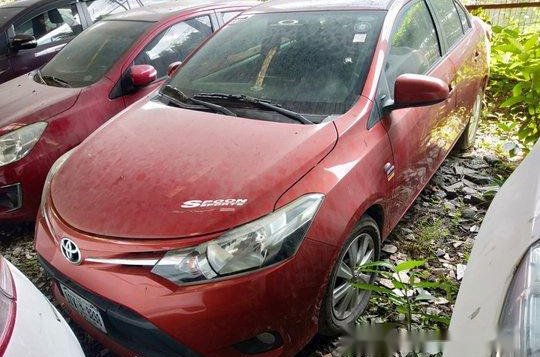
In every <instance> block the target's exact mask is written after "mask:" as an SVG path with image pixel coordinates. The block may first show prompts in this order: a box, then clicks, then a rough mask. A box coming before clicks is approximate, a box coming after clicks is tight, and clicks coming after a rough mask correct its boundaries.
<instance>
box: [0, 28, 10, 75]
mask: <svg viewBox="0 0 540 357" xmlns="http://www.w3.org/2000/svg"><path fill="white" fill-rule="evenodd" d="M7 51H8V46H7V38H6V35H5V34H3V33H0V75H2V73H3V72H4V71H5V70H7V69H8V68H9V63H8V59H7V57H6V53H7Z"/></svg>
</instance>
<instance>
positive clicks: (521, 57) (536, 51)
mask: <svg viewBox="0 0 540 357" xmlns="http://www.w3.org/2000/svg"><path fill="white" fill-rule="evenodd" d="M492 29H493V39H492V50H491V81H490V84H489V88H488V90H489V92H488V94H489V95H490V97H491V99H492V100H494V101H495V102H496V103H499V106H500V108H503V110H504V109H506V111H507V113H506V114H507V116H508V117H509V118H510V119H512V120H511V121H510V123H508V122H506V121H502V122H501V123H500V125H501V127H502V129H503V130H506V131H510V130H515V131H516V133H517V137H518V139H519V140H520V141H521V142H522V143H523V144H524V145H525V147H530V146H531V145H532V144H534V143H535V142H536V140H538V138H539V137H540V37H539V36H538V31H539V30H540V26H538V25H532V26H529V27H528V28H526V29H521V28H520V27H518V26H517V25H516V24H515V23H510V24H509V25H507V26H505V27H501V26H493V27H492Z"/></svg>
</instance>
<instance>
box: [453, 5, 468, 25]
mask: <svg viewBox="0 0 540 357" xmlns="http://www.w3.org/2000/svg"><path fill="white" fill-rule="evenodd" d="M455 4H456V8H457V11H458V14H459V19H460V21H461V26H462V27H463V32H467V29H468V28H470V27H471V24H470V22H469V16H468V15H467V12H466V11H465V10H464V9H463V7H462V6H461V5H460V4H458V3H457V2H456V3H455Z"/></svg>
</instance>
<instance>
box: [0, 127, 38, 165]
mask: <svg viewBox="0 0 540 357" xmlns="http://www.w3.org/2000/svg"><path fill="white" fill-rule="evenodd" d="M46 127H47V123H45V122H38V123H34V124H30V125H27V126H23V127H22V128H19V129H16V130H13V131H11V132H9V133H7V134H4V135H2V136H0V166H4V165H7V164H10V163H12V162H15V161H18V160H20V159H22V158H23V157H25V156H26V155H28V153H29V152H30V151H31V150H32V148H33V147H34V145H36V143H37V142H38V140H39V138H41V134H43V132H44V131H45V128H46Z"/></svg>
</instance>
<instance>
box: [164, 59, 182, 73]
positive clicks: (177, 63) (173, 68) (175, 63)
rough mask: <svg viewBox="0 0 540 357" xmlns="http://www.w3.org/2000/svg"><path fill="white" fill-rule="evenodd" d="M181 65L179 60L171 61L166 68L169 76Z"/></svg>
mask: <svg viewBox="0 0 540 357" xmlns="http://www.w3.org/2000/svg"><path fill="white" fill-rule="evenodd" d="M181 65H182V62H181V61H177V62H173V63H171V64H170V65H169V68H168V69H167V75H168V76H169V77H171V76H172V75H173V73H174V72H176V70H177V69H178V67H180V66H181Z"/></svg>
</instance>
